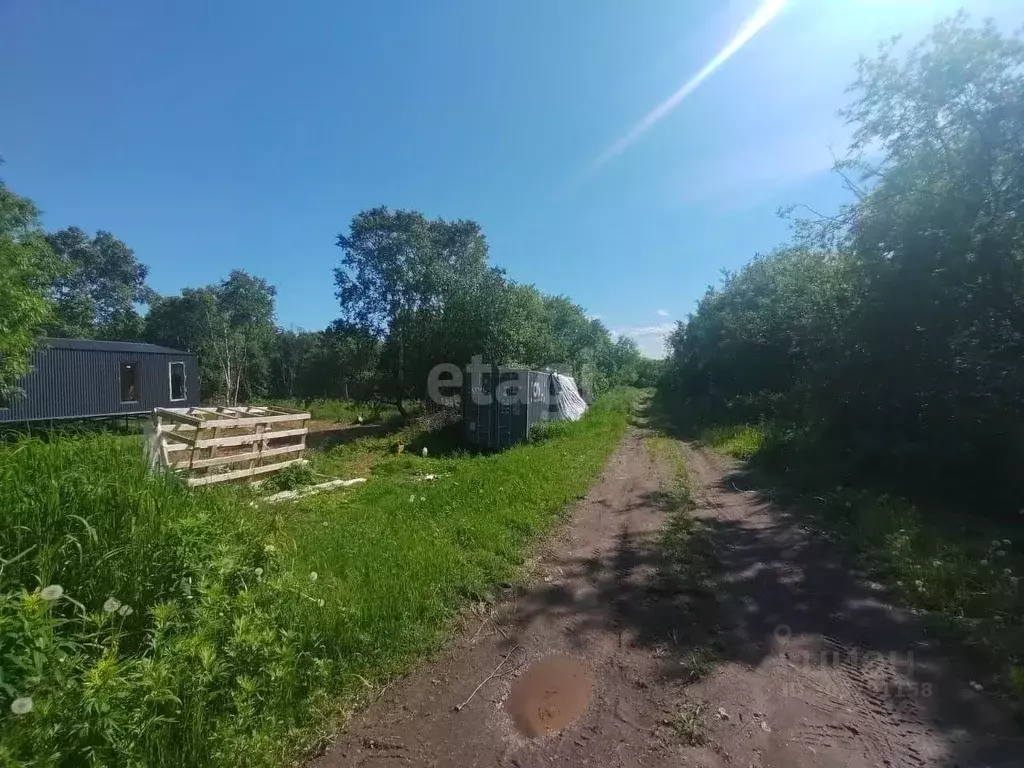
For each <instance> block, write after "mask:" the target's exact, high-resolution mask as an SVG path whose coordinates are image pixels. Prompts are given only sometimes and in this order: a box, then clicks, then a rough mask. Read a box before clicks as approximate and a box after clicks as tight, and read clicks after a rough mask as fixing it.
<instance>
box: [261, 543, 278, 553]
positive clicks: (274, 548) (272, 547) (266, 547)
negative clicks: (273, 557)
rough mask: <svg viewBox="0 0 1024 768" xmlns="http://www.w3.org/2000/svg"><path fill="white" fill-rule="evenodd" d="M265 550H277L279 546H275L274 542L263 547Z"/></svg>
mask: <svg viewBox="0 0 1024 768" xmlns="http://www.w3.org/2000/svg"><path fill="white" fill-rule="evenodd" d="M263 551H264V552H277V547H275V546H274V545H273V544H267V546H265V547H264V548H263Z"/></svg>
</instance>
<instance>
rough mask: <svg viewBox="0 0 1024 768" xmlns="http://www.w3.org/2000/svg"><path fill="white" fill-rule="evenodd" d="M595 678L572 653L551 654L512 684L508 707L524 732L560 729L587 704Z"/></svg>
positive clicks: (541, 734)
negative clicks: (566, 654)
mask: <svg viewBox="0 0 1024 768" xmlns="http://www.w3.org/2000/svg"><path fill="white" fill-rule="evenodd" d="M593 690H594V678H592V677H591V676H590V672H588V671H587V668H586V667H585V666H583V664H582V663H580V662H579V661H577V660H576V659H574V658H571V657H569V656H548V657H546V658H543V659H541V660H540V661H538V662H537V663H536V664H533V665H532V666H531V667H530V668H529V669H528V670H526V672H525V673H523V675H522V676H521V677H520V678H519V679H518V680H516V682H515V683H514V684H513V685H512V690H511V692H510V693H509V695H508V698H507V699H506V700H505V709H506V710H508V713H509V715H510V716H511V717H512V722H514V723H515V725H516V728H518V729H519V731H520V733H522V734H523V735H524V736H529V737H531V738H533V737H535V736H543V735H544V734H546V733H551V732H552V731H558V730H561V729H562V728H564V727H565V726H567V725H568V724H569V723H571V722H572V721H573V720H574V719H575V718H576V716H577V715H579V714H580V713H581V712H582V711H583V710H584V709H586V708H587V704H588V703H589V702H590V694H591V693H593Z"/></svg>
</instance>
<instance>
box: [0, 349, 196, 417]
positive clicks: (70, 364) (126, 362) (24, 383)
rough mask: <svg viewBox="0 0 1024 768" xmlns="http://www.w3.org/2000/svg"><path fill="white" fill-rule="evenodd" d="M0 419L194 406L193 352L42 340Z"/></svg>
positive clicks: (1, 408)
mask: <svg viewBox="0 0 1024 768" xmlns="http://www.w3.org/2000/svg"><path fill="white" fill-rule="evenodd" d="M18 386H19V387H20V388H21V390H22V392H21V393H20V394H15V395H13V396H12V397H10V398H8V399H7V400H4V401H0V422H25V421H37V420H41V419H45V420H51V419H52V420H56V419H83V418H98V417H113V416H132V415H139V414H144V413H150V412H151V411H152V410H153V409H154V408H158V407H160V408H182V407H187V406H196V405H199V369H198V364H197V362H196V356H195V355H194V354H193V353H191V352H181V351H179V350H176V349H170V348H169V347H161V346H157V345H156V344H141V343H136V342H127V341H94V340H92V339H44V341H43V343H42V344H41V345H40V347H39V349H37V350H36V352H35V353H34V354H33V356H32V372H31V373H29V374H28V375H27V376H24V377H23V378H22V379H21V381H19V382H18Z"/></svg>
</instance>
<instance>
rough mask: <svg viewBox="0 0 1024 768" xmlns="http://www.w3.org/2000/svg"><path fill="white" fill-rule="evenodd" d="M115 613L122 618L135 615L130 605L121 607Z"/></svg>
mask: <svg viewBox="0 0 1024 768" xmlns="http://www.w3.org/2000/svg"><path fill="white" fill-rule="evenodd" d="M117 612H118V613H119V614H121V615H122V616H131V615H132V614H133V613H135V611H134V610H132V607H131V606H130V605H122V606H121V607H120V608H119V609H118V611H117Z"/></svg>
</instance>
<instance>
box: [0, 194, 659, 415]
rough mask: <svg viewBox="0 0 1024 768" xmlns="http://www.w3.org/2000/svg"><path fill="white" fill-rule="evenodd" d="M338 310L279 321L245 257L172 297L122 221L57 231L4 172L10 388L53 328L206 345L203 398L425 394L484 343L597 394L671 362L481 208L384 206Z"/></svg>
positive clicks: (342, 268)
mask: <svg viewBox="0 0 1024 768" xmlns="http://www.w3.org/2000/svg"><path fill="white" fill-rule="evenodd" d="M337 245H338V246H339V248H340V250H341V258H340V262H339V265H338V267H337V268H336V269H335V271H334V279H335V284H336V289H337V290H336V295H337V298H338V300H339V309H340V312H339V317H338V318H337V319H336V320H335V321H334V322H332V323H330V324H329V325H328V326H327V327H326V328H324V329H322V330H315V331H308V330H290V329H285V328H282V327H280V326H279V325H278V322H277V315H276V296H275V293H276V292H275V288H274V286H273V285H271V284H270V283H269V282H267V281H266V280H265V279H263V278H261V277H258V276H256V275H253V274H250V273H249V272H247V271H245V270H242V269H236V270H233V271H232V272H231V273H230V274H229V275H228V276H227V277H226V278H225V279H223V280H221V281H220V282H218V283H215V284H213V285H207V286H201V287H195V288H185V289H183V290H182V291H181V292H180V293H179V294H177V295H170V296H162V295H159V294H158V293H157V292H156V291H154V290H153V289H152V288H151V287H149V285H148V284H147V276H148V269H147V267H146V265H145V264H143V263H142V262H141V261H140V260H139V259H138V257H137V256H136V254H135V253H134V251H132V249H131V248H130V247H129V246H128V245H126V244H125V243H124V242H122V241H121V240H119V239H118V238H116V237H115V236H114V235H113V234H111V233H110V232H105V231H100V232H97V233H95V234H94V235H89V234H88V233H86V232H84V231H83V230H81V229H79V228H77V227H68V228H65V229H62V230H60V231H57V232H49V233H48V232H45V231H44V230H43V228H42V227H41V225H40V218H39V211H38V209H37V208H36V206H35V205H34V204H33V202H32V201H30V200H28V199H26V198H24V197H22V196H19V195H17V194H16V193H14V192H13V191H12V190H10V189H9V188H8V187H7V186H6V185H5V184H3V182H2V181H0V273H2V274H3V275H4V280H3V281H0V396H4V397H11V396H16V393H17V385H18V380H19V379H20V378H21V377H22V376H23V375H24V374H25V373H27V372H28V370H29V365H30V360H31V352H32V350H33V349H34V348H35V346H36V345H37V344H38V343H39V341H40V339H41V338H43V337H45V336H56V337H70V338H86V339H107V340H127V341H146V342H151V343H155V344H162V345H166V346H169V347H174V348H177V349H184V350H188V351H192V352H196V353H197V356H198V360H199V367H200V394H201V398H202V399H203V401H204V402H226V403H230V404H234V403H237V402H247V401H254V400H258V399H261V398H295V399H313V398H336V397H337V398H352V399H356V400H373V399H377V400H383V401H388V402H392V403H395V404H397V405H399V408H400V409H401V408H402V407H403V404H404V402H406V401H408V400H418V399H423V398H425V391H426V381H427V374H428V372H429V371H430V369H431V368H432V367H433V366H434V365H436V364H438V363H442V362H451V363H455V364H459V365H461V364H465V363H468V362H469V360H470V358H471V356H473V355H481V356H483V358H484V360H486V361H488V362H493V363H497V364H504V365H511V366H524V367H534V368H536V367H542V366H547V365H560V366H565V367H568V368H569V369H570V370H571V371H572V373H573V374H574V375H575V376H577V378H578V379H579V380H580V382H581V384H583V385H584V387H585V388H586V389H587V390H589V391H590V392H591V393H598V392H600V391H602V390H604V389H607V388H608V387H611V386H616V385H635V386H653V384H654V382H655V381H656V379H657V376H658V372H659V371H658V361H654V360H649V359H647V358H644V357H643V356H641V355H640V353H639V350H638V349H637V345H636V343H635V342H634V341H633V340H632V339H630V338H628V337H619V338H617V339H615V338H613V336H612V334H611V333H610V332H609V331H608V329H607V328H605V327H604V326H603V325H602V324H601V322H600V321H598V320H595V319H592V318H589V317H587V315H586V314H585V312H584V310H583V308H582V307H580V306H579V305H578V304H576V303H575V302H573V301H572V300H571V299H569V298H567V297H565V296H551V295H547V294H544V293H542V292H541V291H539V290H538V289H537V288H536V287H534V286H532V285H525V284H522V283H517V282H515V281H513V280H511V279H509V278H508V276H507V275H506V274H505V273H504V272H503V271H502V270H501V269H499V268H497V267H494V266H491V265H490V264H489V252H488V245H487V240H486V238H485V236H484V234H483V232H482V231H481V229H480V226H479V225H478V224H477V223H476V222H473V221H467V220H456V221H446V220H443V219H428V218H427V217H425V216H424V215H423V214H421V213H419V212H416V211H406V210H389V209H388V208H384V207H381V208H374V209H370V210H366V211H363V212H361V213H359V214H357V215H356V216H355V217H354V218H353V219H352V221H351V224H350V226H349V228H348V230H347V232H345V233H343V234H341V235H339V236H338V239H337Z"/></svg>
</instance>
